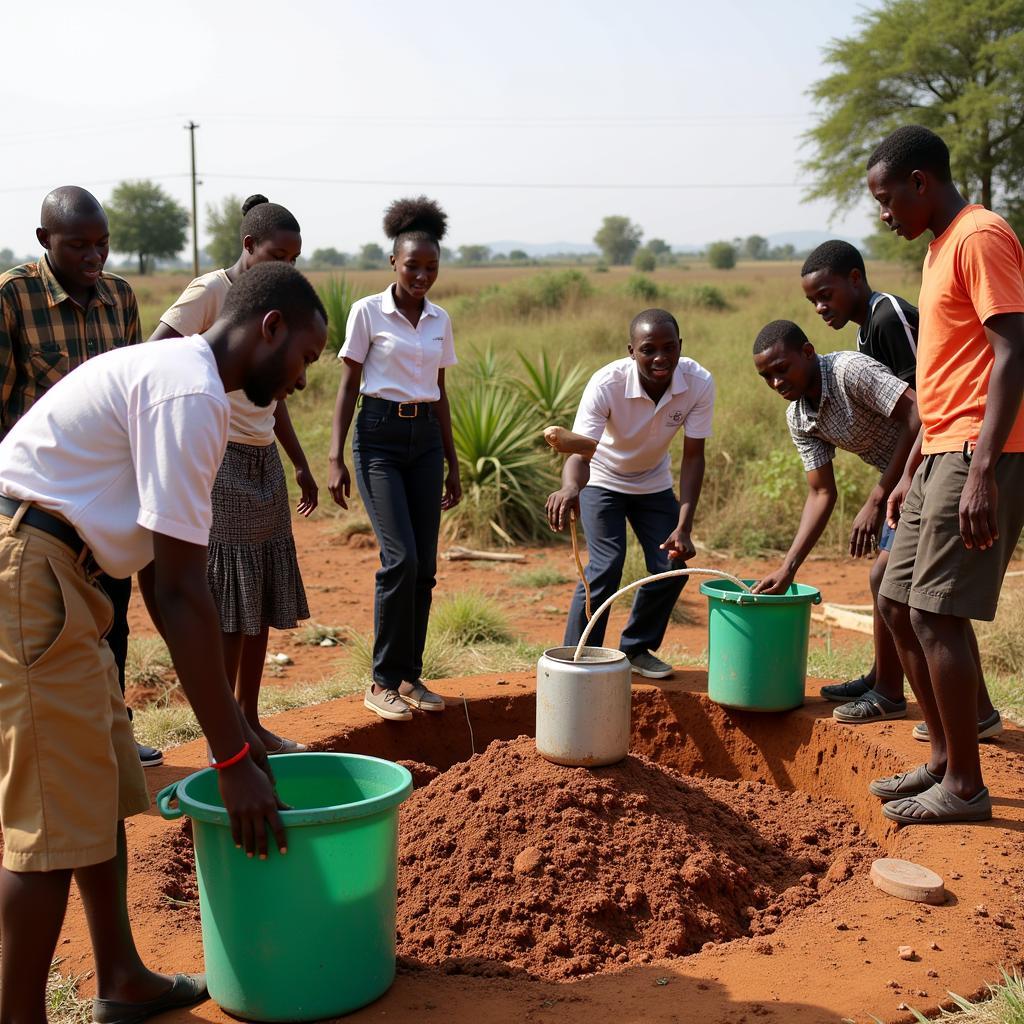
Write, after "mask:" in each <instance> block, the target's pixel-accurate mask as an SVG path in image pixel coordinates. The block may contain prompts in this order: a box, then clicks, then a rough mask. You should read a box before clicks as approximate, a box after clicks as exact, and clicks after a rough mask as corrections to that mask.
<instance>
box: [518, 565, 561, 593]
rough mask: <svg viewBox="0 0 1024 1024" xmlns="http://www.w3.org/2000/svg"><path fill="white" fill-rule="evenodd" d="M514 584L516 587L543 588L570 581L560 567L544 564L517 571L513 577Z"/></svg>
mask: <svg viewBox="0 0 1024 1024" xmlns="http://www.w3.org/2000/svg"><path fill="white" fill-rule="evenodd" d="M511 582H512V584H513V586H516V587H529V588H530V589H531V590H542V589H543V588H544V587H556V586H560V585H561V584H563V583H568V582H569V577H568V576H566V574H565V573H564V572H561V571H559V570H558V569H552V568H551V566H548V565H542V566H538V567H537V568H536V569H526V570H525V571H523V572H517V573H516V574H515V575H514V576H513V577H512V581H511Z"/></svg>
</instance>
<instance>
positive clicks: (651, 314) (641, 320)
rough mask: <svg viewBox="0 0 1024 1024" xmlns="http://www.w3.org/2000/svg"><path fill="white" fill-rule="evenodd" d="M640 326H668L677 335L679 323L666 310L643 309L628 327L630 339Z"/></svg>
mask: <svg viewBox="0 0 1024 1024" xmlns="http://www.w3.org/2000/svg"><path fill="white" fill-rule="evenodd" d="M641 324H650V325H651V326H652V327H660V326H662V325H663V324H668V325H671V326H672V327H673V328H674V329H675V332H676V334H678V333H679V321H678V320H676V318H675V317H674V316H673V315H672V314H671V313H670V312H669V311H668V310H667V309H645V310H644V311H643V312H642V313H637V315H636V316H635V317H633V320H632V322H631V323H630V325H629V336H630V338H632V337H633V335H634V334H636V329H637V328H638V327H639V326H640V325H641Z"/></svg>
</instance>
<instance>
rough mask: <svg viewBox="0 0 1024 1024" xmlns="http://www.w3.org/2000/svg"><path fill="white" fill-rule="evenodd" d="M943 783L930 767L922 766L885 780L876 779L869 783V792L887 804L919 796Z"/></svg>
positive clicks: (887, 777)
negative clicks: (891, 801) (929, 769)
mask: <svg viewBox="0 0 1024 1024" xmlns="http://www.w3.org/2000/svg"><path fill="white" fill-rule="evenodd" d="M941 781H942V776H940V775H933V774H932V773H931V772H930V771H928V765H926V764H922V765H919V766H918V767H917V768H911V770H910V771H909V772H898V773H897V774H896V775H887V776H885V778H883V779H875V780H874V781H873V782H869V783H868V792H869V793H870V794H871V795H872V796H877V797H878V799H879V800H881V801H883V802H885V803H887V802H888V801H890V800H902V799H903V798H904V797H910V796H918V795H919V794H920V793H924V792H925V791H926V790H929V789H931V788H932V787H933V786H935V785H936V784H937V783H939V782H941Z"/></svg>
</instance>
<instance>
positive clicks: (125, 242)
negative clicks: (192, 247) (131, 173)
mask: <svg viewBox="0 0 1024 1024" xmlns="http://www.w3.org/2000/svg"><path fill="white" fill-rule="evenodd" d="M104 206H105V207H106V211H107V219H108V220H109V222H110V244H111V248H113V249H114V251H115V252H130V253H135V254H136V255H137V256H138V259H139V273H140V274H145V273H148V272H149V270H150V269H152V263H153V260H155V259H160V258H167V257H171V256H177V255H178V253H179V252H181V250H182V249H183V248H184V247H185V228H187V227H188V222H189V217H188V213H186V211H185V208H184V207H183V206H181V205H180V204H179V203H177V202H175V200H174V199H172V198H171V197H170V196H169V195H167V193H166V192H164V190H163V189H162V188H161V187H160V186H159V185H158V184H156V182H154V181H122V182H121V184H120V185H118V186H117V187H116V188H115V189H114V191H113V193H112V194H111V196H110V198H109V199H108V200H107V202H106V203H104Z"/></svg>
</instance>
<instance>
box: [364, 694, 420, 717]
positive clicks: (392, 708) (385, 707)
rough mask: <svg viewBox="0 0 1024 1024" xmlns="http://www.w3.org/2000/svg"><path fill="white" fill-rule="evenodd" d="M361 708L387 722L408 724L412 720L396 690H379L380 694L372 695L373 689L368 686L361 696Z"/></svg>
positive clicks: (410, 713)
mask: <svg viewBox="0 0 1024 1024" xmlns="http://www.w3.org/2000/svg"><path fill="white" fill-rule="evenodd" d="M363 707H364V708H369V710H370V711H372V712H373V713H374V714H375V715H380V717H381V718H385V719H387V720H388V721H389V722H408V721H410V720H411V719H412V712H411V711H410V710H409V707H408V705H407V704H406V703H405V701H404V700H402V698H401V697H400V696H399V695H398V691H397V690H381V691H380V693H374V692H373V687H372V686H368V687H367V688H366V693H365V694H364V696H363Z"/></svg>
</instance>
